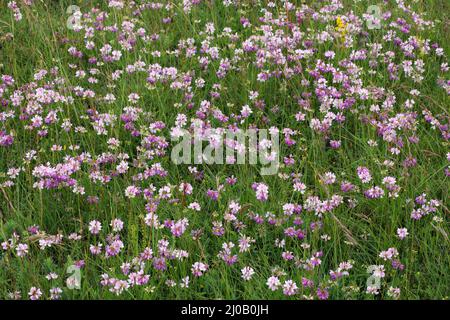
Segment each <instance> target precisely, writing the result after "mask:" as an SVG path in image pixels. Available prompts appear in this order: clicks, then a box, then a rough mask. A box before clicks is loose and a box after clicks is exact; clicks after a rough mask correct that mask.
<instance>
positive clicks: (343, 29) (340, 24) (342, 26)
mask: <svg viewBox="0 0 450 320" xmlns="http://www.w3.org/2000/svg"><path fill="white" fill-rule="evenodd" d="M336 25H337V26H336V28H335V29H336V31H338V32H339V33H340V34H341V37H345V35H346V34H347V23H345V21H344V20H342V18H341V17H337V19H336Z"/></svg>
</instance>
